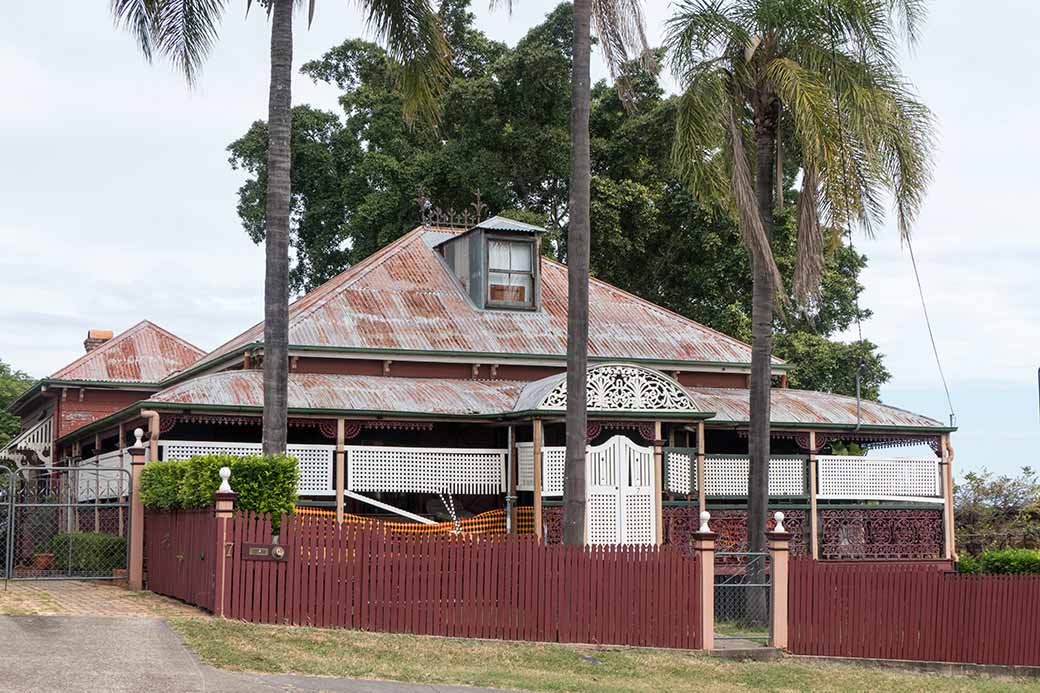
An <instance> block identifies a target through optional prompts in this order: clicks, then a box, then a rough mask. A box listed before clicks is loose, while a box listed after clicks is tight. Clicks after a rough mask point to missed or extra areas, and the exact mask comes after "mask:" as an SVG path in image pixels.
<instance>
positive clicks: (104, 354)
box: [49, 320, 206, 383]
mask: <svg viewBox="0 0 1040 693" xmlns="http://www.w3.org/2000/svg"><path fill="white" fill-rule="evenodd" d="M205 353H206V352H204V351H202V350H201V349H199V348H198V347H196V346H193V345H191V344H189V343H188V342H186V341H184V340H183V339H181V338H180V337H178V336H176V335H174V334H171V333H170V332H167V331H166V330H164V329H162V328H161V327H159V326H158V325H156V324H154V323H152V322H149V321H148V320H142V321H141V322H139V323H137V324H136V325H134V326H133V327H131V328H130V329H128V330H126V331H125V332H122V333H120V334H118V335H116V336H115V337H113V338H112V339H109V340H108V341H106V342H105V343H104V344H102V345H101V346H99V347H97V348H95V349H94V350H92V351H88V352H87V353H86V354H84V355H83V356H81V357H79V358H78V359H76V360H75V361H73V362H72V363H70V364H69V365H67V366H65V367H64V368H62V369H60V370H59V371H57V372H56V373H54V375H52V376H50V378H49V379H50V380H74V381H98V382H126V383H158V382H159V381H161V380H162V379H164V378H166V377H167V376H169V375H170V374H172V373H175V372H177V371H180V370H184V369H185V368H187V367H188V366H190V365H192V364H193V363H195V362H196V361H198V360H199V359H200V358H202V356H204V355H205Z"/></svg>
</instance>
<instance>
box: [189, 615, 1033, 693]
mask: <svg viewBox="0 0 1040 693" xmlns="http://www.w3.org/2000/svg"><path fill="white" fill-rule="evenodd" d="M170 624H171V625H172V626H173V627H174V628H175V629H176V630H177V632H178V633H180V634H181V636H182V637H183V638H184V640H185V642H186V643H187V644H188V646H189V647H191V649H193V650H194V651H195V652H196V653H197V654H198V655H199V657H201V658H202V659H203V661H205V662H207V663H208V664H212V665H214V666H217V667H221V668H224V669H231V670H238V671H257V672H268V673H295V674H309V675H317V676H336V677H350V678H364V679H384V680H391V681H407V682H414V683H427V684H457V685H468V686H484V687H489V688H518V689H524V690H531V691H660V690H668V691H674V690H712V691H737V690H748V689H751V690H774V691H792V690H819V691H849V690H854V691H867V690H884V691H886V693H892V692H894V691H940V690H941V691H1038V692H1040V682H1036V681H1020V680H1014V679H995V678H969V677H954V676H940V675H937V674H913V673H903V672H893V671H886V670H880V669H870V668H866V667H852V666H839V665H823V664H816V663H806V662H796V661H793V660H785V661H781V662H729V661H723V660H719V659H715V658H713V657H708V656H706V655H701V654H694V653H687V652H672V651H666V650H637V649H621V648H616V649H611V648H591V647H573V646H566V645H550V644H523V643H509V642H497V641H487V640H456V639H451V638H435V637H425V636H411V635H389V634H382V633H363V632H358V631H346V630H325V629H318V628H297V627H291V626H260V625H254V624H249V623H242V622H239V621H223V620H219V619H212V620H171V621H170Z"/></svg>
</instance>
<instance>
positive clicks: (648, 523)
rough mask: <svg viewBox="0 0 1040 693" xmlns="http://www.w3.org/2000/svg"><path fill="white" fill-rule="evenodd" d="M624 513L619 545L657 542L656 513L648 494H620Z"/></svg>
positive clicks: (652, 500)
mask: <svg viewBox="0 0 1040 693" xmlns="http://www.w3.org/2000/svg"><path fill="white" fill-rule="evenodd" d="M621 498H622V502H623V503H624V512H623V514H622V522H621V543H623V544H653V543H656V542H657V532H656V531H655V527H654V525H655V524H656V523H655V520H656V518H657V512H656V510H655V509H654V499H653V496H651V495H650V494H648V493H645V492H640V493H622V496H621Z"/></svg>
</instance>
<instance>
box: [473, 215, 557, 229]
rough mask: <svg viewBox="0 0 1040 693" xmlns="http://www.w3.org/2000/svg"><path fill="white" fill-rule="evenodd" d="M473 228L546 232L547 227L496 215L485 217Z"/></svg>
mask: <svg viewBox="0 0 1040 693" xmlns="http://www.w3.org/2000/svg"><path fill="white" fill-rule="evenodd" d="M473 228H475V229H487V230H489V231H520V232H522V233H545V229H543V228H542V227H541V226H534V225H533V224H525V223H523V222H522V221H516V220H515V219H507V218H506V217H499V216H494V217H490V218H489V219H485V220H484V221H482V222H480V223H479V224H477V225H476V226H474V227H473Z"/></svg>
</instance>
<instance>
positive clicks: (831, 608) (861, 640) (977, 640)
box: [788, 559, 1040, 666]
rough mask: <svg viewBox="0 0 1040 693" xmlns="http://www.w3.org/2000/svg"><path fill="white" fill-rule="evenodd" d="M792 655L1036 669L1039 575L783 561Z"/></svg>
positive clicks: (927, 566)
mask: <svg viewBox="0 0 1040 693" xmlns="http://www.w3.org/2000/svg"><path fill="white" fill-rule="evenodd" d="M788 593H789V595H790V603H789V619H788V624H789V631H790V634H789V637H790V641H789V649H790V651H791V652H794V653H796V654H806V655H825V656H835V657H869V658H878V659H905V660H922V661H940V662H963V663H973V664H1004V665H1031V666H1038V665H1040V575H956V574H951V573H948V572H946V571H945V570H944V566H942V565H941V564H937V563H904V564H888V565H886V564H879V563H872V564H855V563H843V564H830V563H824V562H819V561H812V560H809V559H792V561H791V570H790V582H789V589H788Z"/></svg>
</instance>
